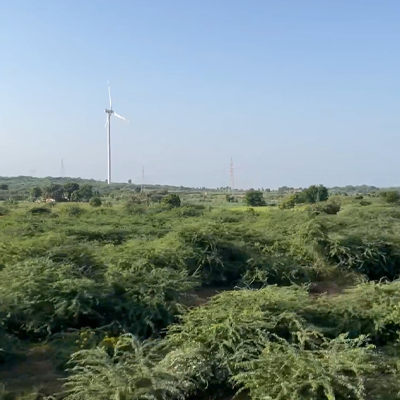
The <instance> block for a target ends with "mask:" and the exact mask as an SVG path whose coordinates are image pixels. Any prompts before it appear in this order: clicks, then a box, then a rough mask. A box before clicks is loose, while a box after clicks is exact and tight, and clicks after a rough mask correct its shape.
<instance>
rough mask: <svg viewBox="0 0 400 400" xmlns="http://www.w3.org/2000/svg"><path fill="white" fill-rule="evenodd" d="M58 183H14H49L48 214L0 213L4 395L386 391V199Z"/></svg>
mask: <svg viewBox="0 0 400 400" xmlns="http://www.w3.org/2000/svg"><path fill="white" fill-rule="evenodd" d="M73 183H74V182H70V183H69V185H68V186H67V187H64V185H65V184H62V185H61V184H60V183H55V182H50V183H46V185H44V186H40V185H32V186H31V187H30V188H29V190H28V192H29V196H30V197H36V198H39V197H41V196H43V193H44V192H46V190H48V188H49V187H52V188H53V189H57V190H61V189H60V187H59V186H58V187H56V188H54V185H61V186H62V197H63V201H62V202H60V203H57V204H55V205H54V204H44V203H43V204H42V203H33V202H27V201H24V202H18V201H15V200H13V201H10V200H7V201H5V202H3V203H0V299H1V302H0V319H1V325H0V349H1V352H0V361H1V363H2V365H1V369H0V383H1V384H2V385H3V387H4V389H3V394H2V396H3V398H4V399H6V398H7V399H13V398H14V399H15V398H30V397H29V396H30V395H32V396H33V394H32V393H33V392H39V393H41V395H39V397H36V398H41V397H40V396H42V397H45V396H49V395H52V396H56V397H58V398H67V399H69V400H80V399H82V400H83V399H85V400H111V399H120V400H122V399H124V400H130V399H157V400H158V399H182V398H199V399H200V398H201V399H208V398H215V399H222V398H226V397H227V396H233V395H234V394H235V393H239V395H238V396H239V397H240V396H243V398H251V399H257V400H258V399H260V400H261V399H271V400H272V399H282V400H283V399H285V400H286V399H298V400H300V399H306V400H307V399H309V400H312V399H315V400H324V399H327V400H332V399H337V400H339V399H340V400H342V399H382V400H384V399H387V400H389V399H396V398H397V393H399V392H400V376H399V369H398V367H399V366H400V357H399V350H400V349H399V347H398V346H399V333H400V311H399V307H398V304H399V300H400V282H398V281H397V278H398V277H399V275H400V235H399V233H400V206H399V205H398V202H399V197H398V195H397V197H396V195H395V194H393V193H394V192H393V191H385V192H384V193H386V194H383V195H381V196H378V195H373V194H370V195H366V194H364V195H361V194H360V193H358V195H357V196H349V195H347V196H346V195H341V196H339V195H333V196H331V197H329V198H328V192H327V191H326V190H325V188H323V187H321V186H315V187H311V188H309V189H308V190H306V191H304V192H302V193H300V194H290V193H286V194H284V195H283V196H282V195H281V196H280V198H277V197H274V196H275V194H274V193H270V192H266V191H264V192H262V191H256V190H252V191H249V192H248V193H247V194H243V195H239V194H237V193H232V194H229V195H228V196H226V193H224V192H222V193H217V192H216V193H215V194H211V195H210V194H208V195H207V197H206V196H205V195H204V194H203V193H197V194H196V193H192V192H189V191H188V192H181V193H180V194H177V193H178V192H175V193H169V194H168V193H167V192H165V191H160V190H158V191H154V193H153V194H152V195H151V196H148V195H147V194H140V193H136V192H135V191H134V190H132V191H130V190H129V191H128V190H127V191H124V193H123V194H121V189H118V190H117V189H115V190H114V191H109V192H106V191H102V190H103V189H102V188H101V187H98V186H96V184H95V183H92V184H90V183H88V182H79V187H78V186H74V185H73ZM75 183H76V182H75ZM51 185H53V186H51ZM85 185H86V186H85ZM87 185H91V186H92V188H91V189H92V192H91V194H90V196H89V195H85V196H86V197H85V200H82V199H83V197H81V196H80V195H79V196H78V195H76V196H75V197H74V196H72V195H73V193H76V192H77V191H80V190H82V188H85V189H84V190H87ZM35 187H38V188H39V189H40V191H39V190H37V189H35V192H34V191H33V190H32V189H33V188H35ZM9 189H10V188H7V190H9ZM81 193H82V192H81ZM391 193H392V194H391ZM52 194H54V193H52ZM35 195H37V196H35ZM293 195H296V199H295V201H294V202H292V203H293V204H292V203H290V202H291V201H292V200H293ZM240 196H241V197H240ZM53 197H54V196H53ZM116 197H118V200H117V199H116ZM232 199H233V200H232ZM237 199H239V201H235V200H237ZM242 199H243V201H245V202H247V203H249V204H250V202H251V201H253V200H254V201H255V202H256V204H254V203H253V204H250V205H252V207H250V208H249V207H247V206H243V203H242V202H241V201H242ZM396 199H397V200H396ZM277 203H279V204H280V207H273V205H276V204H277ZM286 203H290V206H287V205H285V204H286ZM282 204H283V206H282ZM218 292H219V294H218ZM44 365H45V366H46V369H44ZM39 366H40V368H39ZM27 371H28V372H27ZM28 375H30V376H31V377H33V378H32V379H31V380H30V378H29V376H28ZM60 378H61V380H60ZM32 380H33V381H34V382H32ZM35 396H36V395H35ZM32 398H35V397H32Z"/></svg>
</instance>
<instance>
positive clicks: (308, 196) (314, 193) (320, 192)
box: [298, 185, 329, 204]
mask: <svg viewBox="0 0 400 400" xmlns="http://www.w3.org/2000/svg"><path fill="white" fill-rule="evenodd" d="M328 197H329V192H328V189H327V188H326V187H325V186H323V185H318V186H317V185H311V186H310V187H309V188H308V189H305V190H303V191H302V192H301V195H300V196H299V198H298V199H299V202H301V201H303V202H304V203H309V204H314V203H319V202H320V201H326V200H328Z"/></svg>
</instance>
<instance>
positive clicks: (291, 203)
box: [279, 193, 299, 210]
mask: <svg viewBox="0 0 400 400" xmlns="http://www.w3.org/2000/svg"><path fill="white" fill-rule="evenodd" d="M298 202H299V195H298V194H297V193H295V194H292V195H290V196H288V197H285V198H284V199H283V200H282V201H281V202H280V203H279V208H280V209H281V210H288V209H291V208H294V207H295V206H296V204H297V203H298Z"/></svg>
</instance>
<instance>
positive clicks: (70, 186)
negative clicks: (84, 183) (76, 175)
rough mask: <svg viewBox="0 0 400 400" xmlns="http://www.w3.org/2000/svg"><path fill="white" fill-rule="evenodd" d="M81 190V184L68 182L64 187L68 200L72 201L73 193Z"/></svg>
mask: <svg viewBox="0 0 400 400" xmlns="http://www.w3.org/2000/svg"><path fill="white" fill-rule="evenodd" d="M78 190H79V184H78V183H74V182H68V183H66V184H65V185H64V194H65V197H66V198H67V199H68V200H71V195H72V193H74V192H76V191H78Z"/></svg>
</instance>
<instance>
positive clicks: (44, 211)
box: [29, 207, 51, 215]
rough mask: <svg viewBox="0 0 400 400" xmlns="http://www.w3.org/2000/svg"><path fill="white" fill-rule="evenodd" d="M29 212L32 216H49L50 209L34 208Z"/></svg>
mask: <svg viewBox="0 0 400 400" xmlns="http://www.w3.org/2000/svg"><path fill="white" fill-rule="evenodd" d="M29 212H30V213H31V214H33V215H38V214H41V215H46V214H51V209H50V208H49V207H34V208H31V209H30V210H29Z"/></svg>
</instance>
